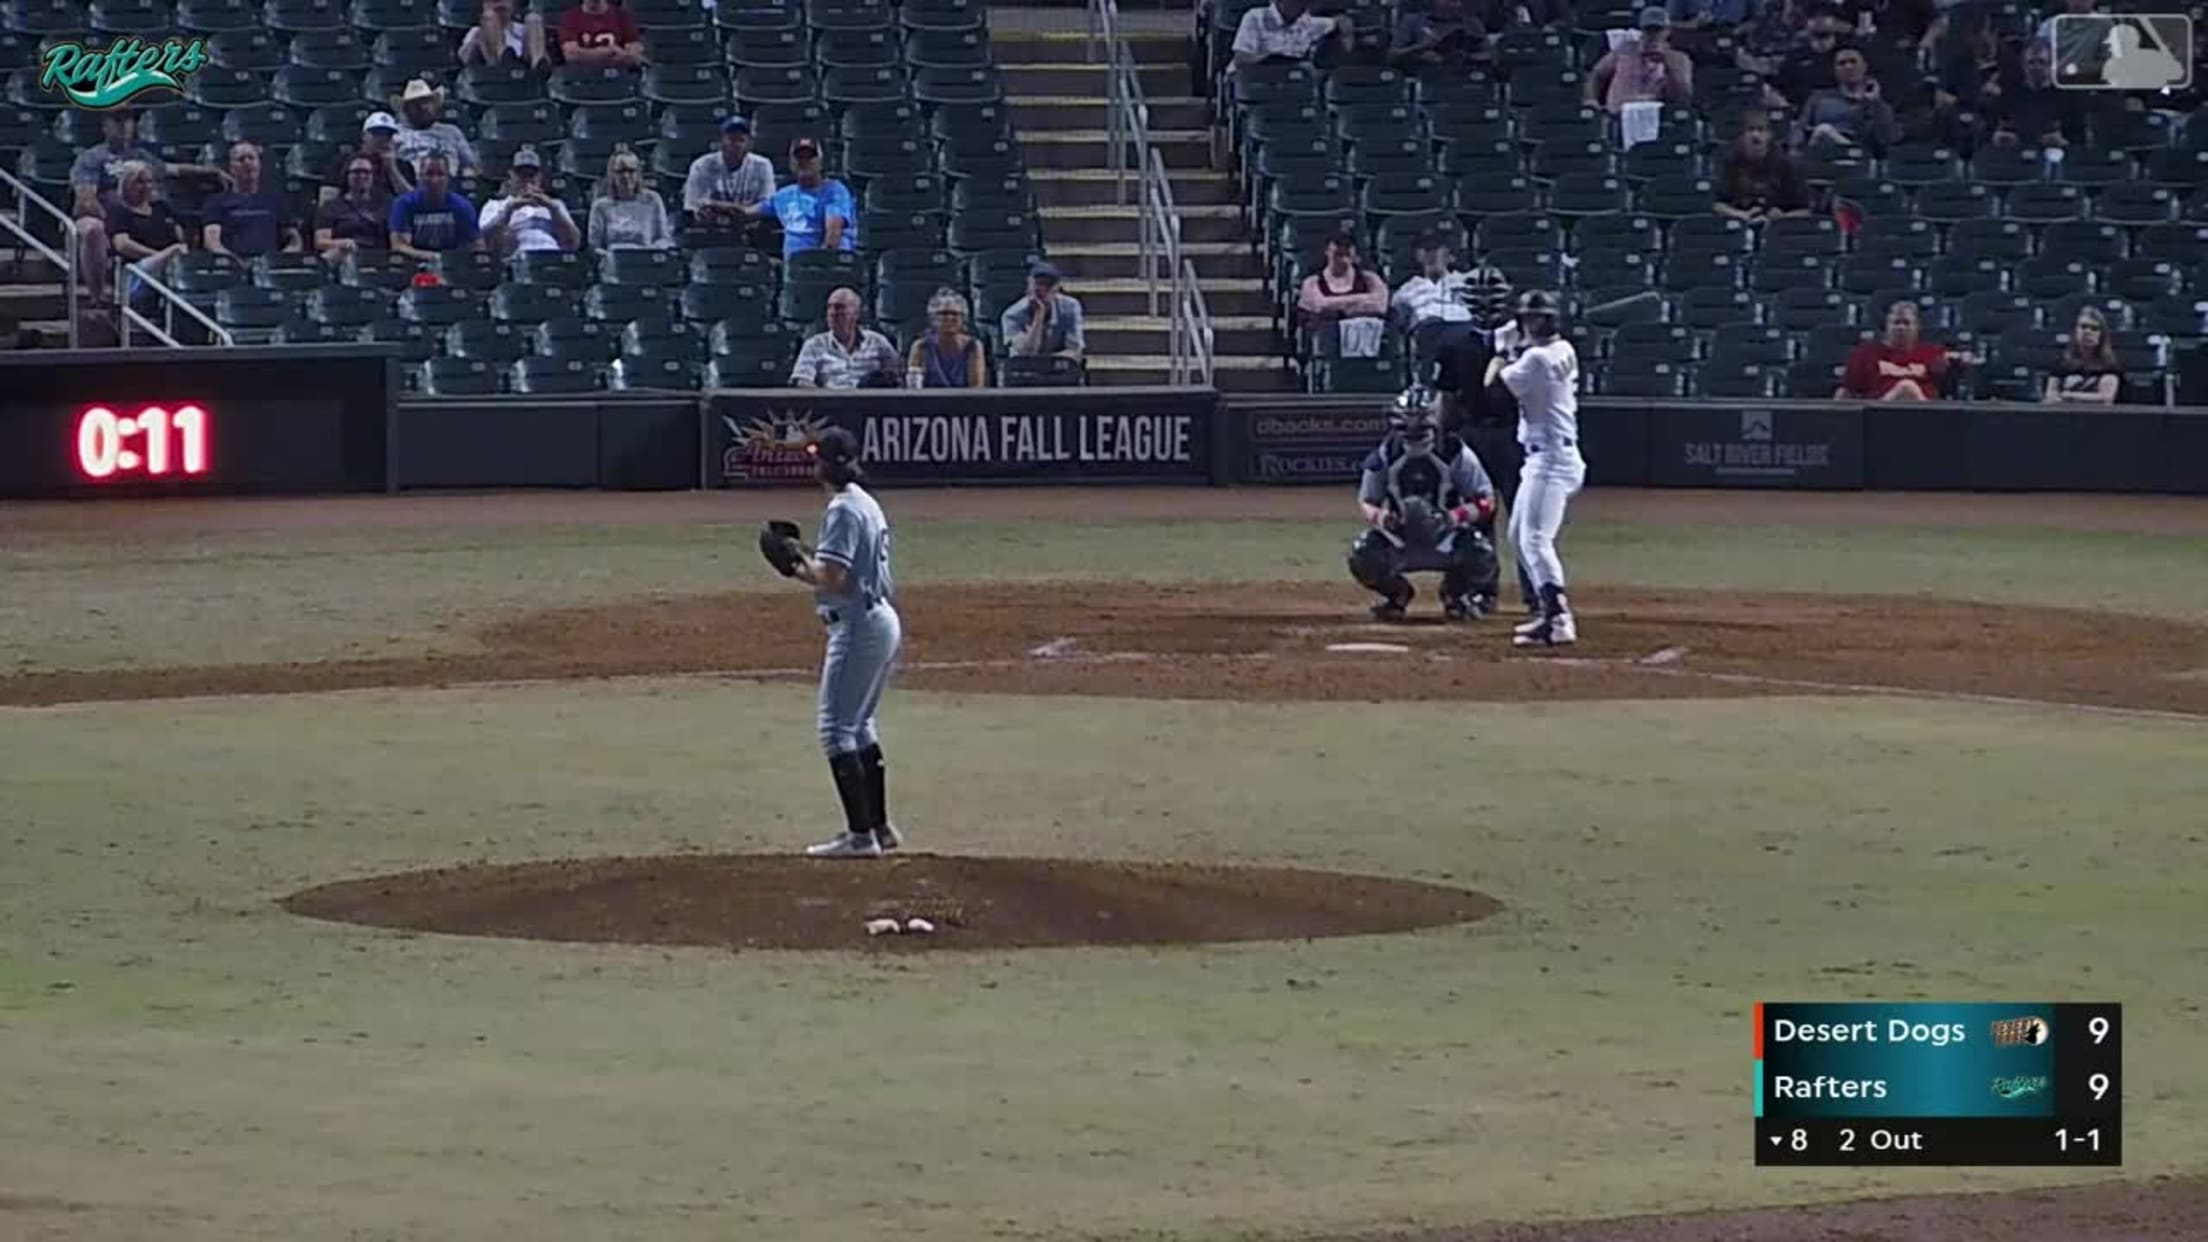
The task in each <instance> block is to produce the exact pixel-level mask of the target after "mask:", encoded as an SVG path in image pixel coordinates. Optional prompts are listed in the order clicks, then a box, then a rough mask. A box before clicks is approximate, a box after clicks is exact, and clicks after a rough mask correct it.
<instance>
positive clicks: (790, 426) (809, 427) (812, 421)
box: [721, 410, 828, 483]
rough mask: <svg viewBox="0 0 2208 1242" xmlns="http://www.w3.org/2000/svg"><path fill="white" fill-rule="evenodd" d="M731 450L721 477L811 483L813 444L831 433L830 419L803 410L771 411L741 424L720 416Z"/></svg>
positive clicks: (725, 453)
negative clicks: (825, 433) (824, 433)
mask: <svg viewBox="0 0 2208 1242" xmlns="http://www.w3.org/2000/svg"><path fill="white" fill-rule="evenodd" d="M721 424H722V425H723V426H725V427H727V428H728V441H729V442H728V448H727V449H726V450H725V451H723V452H722V454H721V477H722V478H725V479H734V480H738V481H740V482H744V483H809V482H811V481H812V478H813V454H812V447H813V443H814V442H815V441H817V440H818V439H820V436H821V433H822V432H824V431H826V430H828V420H827V419H825V418H820V417H818V416H816V415H814V414H811V413H809V412H806V411H803V410H768V411H767V415H766V417H765V418H754V419H751V420H749V421H742V422H740V421H738V420H737V419H736V418H734V417H732V416H730V415H726V414H724V415H722V416H721Z"/></svg>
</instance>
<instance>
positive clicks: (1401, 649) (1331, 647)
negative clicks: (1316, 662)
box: [1326, 643, 1411, 655]
mask: <svg viewBox="0 0 2208 1242" xmlns="http://www.w3.org/2000/svg"><path fill="white" fill-rule="evenodd" d="M1326 649H1327V650H1328V651H1369V652H1379V653H1381V654H1383V655H1409V654H1410V653H1411V649H1410V648H1409V647H1406V646H1404V645H1403V644H1402V643H1328V644H1327V645H1326Z"/></svg>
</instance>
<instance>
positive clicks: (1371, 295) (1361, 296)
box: [1296, 233, 1388, 354]
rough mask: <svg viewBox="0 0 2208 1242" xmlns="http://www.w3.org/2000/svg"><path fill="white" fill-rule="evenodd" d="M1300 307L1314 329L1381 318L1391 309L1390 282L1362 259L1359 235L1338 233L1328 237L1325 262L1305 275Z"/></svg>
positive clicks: (1297, 299)
mask: <svg viewBox="0 0 2208 1242" xmlns="http://www.w3.org/2000/svg"><path fill="white" fill-rule="evenodd" d="M1296 310H1297V311H1298V312H1299V314H1300V317H1301V319H1302V321H1303V326H1304V327H1305V328H1306V329H1307V330H1310V331H1318V330H1319V329H1321V328H1324V327H1325V326H1326V325H1328V324H1336V323H1342V322H1345V321H1349V320H1359V319H1364V320H1371V319H1378V318H1380V317H1381V316H1383V315H1386V314H1387V313H1388V283H1387V282H1386V281H1384V280H1382V279H1380V273H1378V272H1376V271H1373V270H1372V269H1371V268H1369V267H1366V266H1365V265H1364V264H1362V263H1360V262H1359V261H1358V256H1357V239H1356V238H1355V237H1353V236H1351V235H1349V234H1348V233H1337V234H1335V235H1334V236H1333V237H1330V238H1328V239H1327V242H1326V264H1325V266H1324V267H1321V268H1320V269H1319V270H1318V271H1316V272H1313V273H1311V274H1310V275H1309V276H1306V277H1304V281H1303V288H1302V290H1301V291H1300V293H1299V296H1298V297H1297V298H1296ZM1360 354H1361V351H1360Z"/></svg>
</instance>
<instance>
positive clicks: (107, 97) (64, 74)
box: [38, 39, 207, 111]
mask: <svg viewBox="0 0 2208 1242" xmlns="http://www.w3.org/2000/svg"><path fill="white" fill-rule="evenodd" d="M206 63H207V40H205V39H165V40H163V41H162V42H160V43H147V42H144V41H143V40H140V39H117V40H115V41H114V42H113V43H110V44H108V45H107V46H106V47H104V48H93V47H86V46H85V45H83V44H82V43H56V44H54V45H53V46H52V47H50V48H47V49H46V54H45V55H44V56H43V57H42V58H41V67H40V69H39V74H38V86H39V89H40V90H43V91H50V92H52V93H54V94H58V95H60V96H62V97H63V98H65V99H67V100H68V101H69V102H70V103H72V104H75V105H76V106H77V107H79V108H89V109H92V110H94V111H99V110H102V109H106V108H120V107H122V106H123V105H124V104H126V103H129V102H130V101H131V100H133V99H136V98H137V97H138V96H140V95H143V94H145V93H146V92H147V91H158V90H168V91H176V92H179V93H181V92H182V91H183V90H184V79H186V78H189V77H191V76H192V75H193V74H195V73H197V72H199V70H200V67H201V66H203V65H205V64H206Z"/></svg>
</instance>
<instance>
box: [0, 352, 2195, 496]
mask: <svg viewBox="0 0 2208 1242" xmlns="http://www.w3.org/2000/svg"><path fill="white" fill-rule="evenodd" d="M1387 401H1388V399H1387V398H1386V397H1385V396H1361V397H1339V396H1302V395H1273V394H1239V393H1229V394H1221V393H1218V392H1214V391H1213V390H1211V389H1208V388H1070V389H1049V388H1019V389H979V390H972V391H944V390H934V391H921V392H906V391H901V390H868V391H857V392H822V391H816V390H807V389H732V390H719V391H714V392H709V393H703V394H698V393H684V392H660V393H628V392H624V393H595V394H590V395H587V396H579V397H550V396H502V397H490V398H479V399H466V398H462V399H450V398H448V399H437V400H422V399H414V398H405V397H402V396H401V394H400V388H399V368H398V366H397V364H396V361H395V359H394V358H393V357H392V356H391V355H390V353H389V351H387V350H381V349H377V348H339V349H321V348H297V349H294V348H285V349H225V350H214V349H197V350H150V351H132V352H130V353H129V354H118V353H116V352H115V351H106V350H87V351H75V352H71V351H52V352H48V351H39V352H34V353H29V354H18V355H14V356H12V357H11V356H0V497H18V498H20V497H37V496H96V495H110V494H115V495H169V494H194V493H198V494H232V493H245V492H290V493H319V492H334V491H408V490H420V489H437V488H443V489H480V488H516V487H555V488H599V489H607V490H679V489H689V488H758V487H779V486H791V485H802V484H804V483H806V482H807V481H808V480H809V477H810V473H811V465H810V459H809V458H808V456H807V454H806V451H805V449H806V445H807V443H808V442H809V439H810V438H811V437H812V436H814V435H817V434H818V433H819V432H820V431H821V430H822V429H824V428H827V427H830V426H838V427H843V428H845V429H847V430H849V431H851V432H852V433H853V434H855V435H857V436H858V437H859V440H860V442H861V444H862V445H863V446H864V453H865V459H866V462H867V465H868V468H869V470H870V471H871V472H872V473H873V474H874V475H875V477H877V478H878V479H880V480H881V481H882V482H884V483H885V484H889V485H893V486H894V485H930V484H933V485H955V486H972V485H1015V486H1016V485H1021V484H1068V483H1080V484H1097V485H1113V484H1137V483H1140V484H1175V483H1178V484H1188V485H1194V486H1223V485H1234V484H1258V485H1273V484H1322V485H1328V486H1338V487H1348V486H1350V485H1351V484H1352V483H1353V482H1354V480H1355V478H1356V475H1357V469H1358V464H1359V462H1360V461H1361V459H1362V458H1363V456H1364V454H1365V453H1366V452H1367V451H1368V450H1370V449H1371V447H1372V446H1373V444H1374V443H1376V442H1377V441H1378V440H1379V438H1380V437H1381V435H1382V434H1383V433H1384V430H1385V425H1384V424H1385V410H1386V407H1387ZM1580 426H1581V438H1582V444H1583V447H1584V450H1585V453H1586V456H1587V459H1588V463H1589V482H1590V484H1592V485H1593V486H1597V487H1700V488H1741V489H1772V488H1788V489H1810V490H1828V491H1847V490H1861V489H1871V490H1879V491H1895V490H1926V491H1935V490H1936V491H2064V492H2167V493H2179V494H2190V495H2208V407H2186V408H2177V409H2169V408H2162V407H2139V406H2132V407H2117V408H2106V407H2104V408H2098V409H2094V408H2084V407H2067V406H2039V405H2015V404H2006V403H1991V402H1973V403H1967V404H1966V403H1953V404H1949V403H1942V404H1908V405H1903V404H1868V405H1865V404H1856V403H1851V402H1833V401H1675V400H1665V401H1644V400H1615V399H1606V398H1591V399H1589V400H1588V401H1586V402H1585V403H1584V404H1583V405H1582V407H1581V411H1580Z"/></svg>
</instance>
